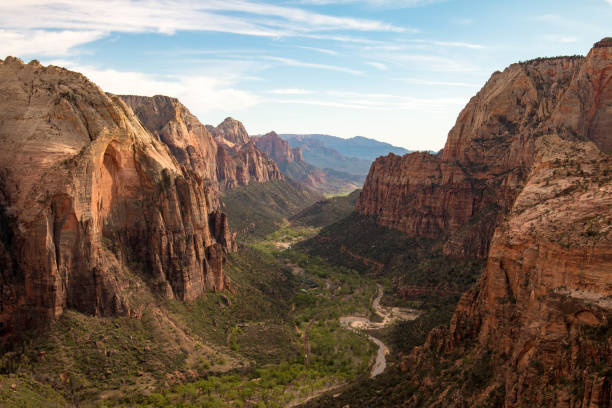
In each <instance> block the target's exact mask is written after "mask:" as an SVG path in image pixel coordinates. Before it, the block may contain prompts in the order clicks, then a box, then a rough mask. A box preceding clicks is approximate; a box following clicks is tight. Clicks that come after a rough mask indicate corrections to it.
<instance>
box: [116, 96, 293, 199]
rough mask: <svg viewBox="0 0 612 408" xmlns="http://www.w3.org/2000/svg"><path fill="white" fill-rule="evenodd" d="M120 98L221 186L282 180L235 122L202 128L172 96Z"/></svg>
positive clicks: (185, 159)
mask: <svg viewBox="0 0 612 408" xmlns="http://www.w3.org/2000/svg"><path fill="white" fill-rule="evenodd" d="M120 98H121V99H123V101H125V103H126V104H127V105H128V106H130V107H131V108H132V110H133V111H134V113H135V114H136V115H137V116H138V118H139V119H140V121H141V122H142V124H143V125H144V127H145V128H146V129H148V130H149V131H150V132H151V133H152V134H153V135H154V136H156V137H157V138H158V139H159V140H160V141H162V142H163V143H165V144H166V145H167V146H168V147H169V148H170V151H171V152H172V154H173V155H174V156H175V157H176V159H177V160H178V161H179V163H181V164H182V165H184V166H186V167H187V168H189V169H190V170H192V171H194V172H195V173H196V174H197V175H198V176H200V177H202V178H204V179H206V180H209V181H210V182H211V183H212V184H213V185H216V186H219V187H220V188H221V189H222V190H226V189H229V188H233V187H237V186H246V185H248V184H250V183H254V182H255V183H261V182H266V181H270V180H280V179H282V178H283V176H282V173H281V172H280V170H279V169H278V167H277V166H276V163H274V161H272V160H270V159H269V158H268V157H267V156H266V155H265V154H262V152H261V151H259V149H257V147H256V146H255V144H254V143H253V141H252V140H251V139H250V138H249V136H248V134H247V132H246V130H245V128H244V126H243V125H242V123H240V122H238V121H237V120H234V119H232V118H227V119H225V120H224V121H223V122H222V123H221V124H220V125H219V126H217V127H213V126H210V125H208V126H204V125H202V124H201V123H200V121H199V120H198V118H196V117H195V116H194V115H192V114H191V113H190V112H189V110H188V109H187V108H186V107H185V106H183V104H181V103H180V102H179V101H178V100H177V99H175V98H170V97H167V96H161V95H156V96H153V97H147V96H133V95H122V96H120Z"/></svg>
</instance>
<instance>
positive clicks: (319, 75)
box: [0, 0, 612, 150]
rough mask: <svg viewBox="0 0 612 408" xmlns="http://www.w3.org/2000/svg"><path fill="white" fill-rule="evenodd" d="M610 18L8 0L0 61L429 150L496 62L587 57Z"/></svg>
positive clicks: (378, 4)
mask: <svg viewBox="0 0 612 408" xmlns="http://www.w3.org/2000/svg"><path fill="white" fill-rule="evenodd" d="M503 3H510V2H503ZM611 19H612V0H584V1H582V2H574V1H568V0H567V1H552V0H546V1H539V2H533V1H529V2H528V1H526V0H518V1H514V2H511V4H502V2H479V1H460V0H448V1H443V0H364V1H354V0H279V1H270V0H269V1H256V0H203V1H199V2H194V1H190V0H140V1H135V0H112V1H104V0H89V1H78V0H8V1H7V0H5V1H3V2H2V3H0V58H4V57H5V56H8V55H13V56H17V57H19V58H22V59H23V60H25V61H29V60H30V59H39V60H40V61H41V62H42V63H44V64H54V65H60V66H65V67H66V68H69V69H73V70H76V71H79V72H82V73H83V74H85V75H86V76H88V77H89V78H90V79H91V80H93V81H94V82H95V83H97V84H98V85H99V86H100V87H101V88H102V89H104V90H105V91H108V92H113V93H120V94H138V95H148V96H151V95H154V94H164V95H169V96H173V97H177V98H179V99H180V100H181V101H182V102H183V103H184V104H185V105H186V106H187V107H188V108H189V109H190V110H191V111H192V113H194V114H195V115H196V116H198V118H200V120H201V121H202V122H205V123H210V124H218V123H219V122H221V121H222V120H223V119H224V118H225V117H227V116H232V117H234V118H236V119H239V120H241V121H242V122H243V123H244V124H245V126H246V128H247V130H248V131H249V133H251V134H258V133H265V132H267V131H270V130H275V131H277V132H278V133H325V134H330V135H334V136H340V137H352V136H356V135H359V136H365V137H370V138H374V139H377V140H381V141H385V142H388V143H392V144H394V145H397V146H402V147H405V148H408V149H413V150H439V149H440V148H442V147H443V145H444V141H445V140H446V135H447V133H448V131H449V130H450V128H451V127H452V125H453V124H454V122H455V120H456V117H457V115H458V113H459V112H460V110H461V109H462V108H463V106H464V105H465V104H466V103H467V102H468V100H469V98H470V97H472V96H473V95H474V94H476V92H477V91H478V90H479V89H480V88H481V87H482V85H483V84H484V83H485V82H486V80H487V79H488V78H489V76H490V75H491V73H492V72H494V71H496V70H503V69H504V68H505V67H506V66H508V65H509V64H511V63H513V62H517V61H519V60H527V59H531V58H536V57H541V56H557V55H573V54H583V55H584V54H585V53H586V52H587V51H588V50H589V48H590V47H591V46H592V44H593V43H594V42H596V41H597V40H599V39H601V38H602V37H605V36H609V35H610V34H611V33H610V32H609V29H608V31H607V32H606V27H607V26H608V27H609V21H611ZM492 33H493V34H492Z"/></svg>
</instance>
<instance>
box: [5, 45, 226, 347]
mask: <svg viewBox="0 0 612 408" xmlns="http://www.w3.org/2000/svg"><path fill="white" fill-rule="evenodd" d="M0 90H1V92H0V106H2V109H0V175H1V178H0V225H1V226H2V233H1V234H0V238H1V242H0V260H1V261H2V264H1V265H0V336H3V337H5V336H10V335H11V334H13V333H14V332H15V331H16V330H22V329H24V328H34V327H36V326H37V325H39V324H41V323H42V324H44V323H47V322H49V321H51V320H53V319H54V318H57V317H58V316H59V315H60V314H61V313H62V311H63V310H64V309H66V308H74V309H77V310H79V311H81V312H85V313H91V314H96V315H108V314H115V313H118V314H130V313H131V312H132V307H133V305H132V299H131V293H133V291H134V290H136V288H137V287H138V285H139V284H138V283H137V282H138V279H134V276H135V275H134V272H136V271H138V272H139V273H142V274H144V275H146V276H147V280H148V282H149V283H150V284H151V285H153V286H155V287H157V288H159V290H160V291H161V292H162V293H163V294H165V295H166V296H169V297H173V296H174V297H177V298H179V299H182V300H193V299H195V298H197V297H198V296H200V295H201V294H202V293H203V292H204V291H206V290H222V289H224V288H226V287H227V286H228V284H229V282H228V280H227V278H226V277H225V276H224V275H223V271H222V270H223V267H222V266H223V263H224V260H225V252H227V251H229V250H232V249H233V247H234V243H233V242H232V239H231V236H230V234H229V230H228V225H227V218H226V217H225V215H224V214H222V213H221V212H220V211H219V210H218V208H219V205H218V202H217V198H216V194H214V190H215V186H214V185H211V183H210V182H209V181H207V180H205V179H204V178H203V177H202V174H204V173H205V172H207V171H210V169H211V168H210V165H209V163H208V162H207V160H208V159H210V158H211V157H214V155H212V156H211V155H207V156H201V157H198V156H197V155H196V154H193V153H194V152H193V151H190V149H189V148H185V144H186V143H187V142H188V140H187V139H182V138H181V137H175V136H176V135H177V134H178V132H184V131H185V129H184V128H181V126H182V125H185V126H186V127H187V132H186V134H188V135H190V136H191V137H193V139H194V140H198V141H199V143H200V144H199V145H198V146H199V147H201V148H202V151H205V149H204V147H206V146H207V144H210V143H211V139H209V138H207V137H206V136H207V133H205V129H204V128H203V127H202V128H198V127H197V124H195V125H194V124H193V123H190V122H189V121H185V122H184V123H179V122H178V121H175V122H172V120H174V119H176V117H173V118H172V120H171V121H170V122H167V121H166V119H167V118H168V117H167V116H164V115H166V114H168V112H169V111H171V110H170V109H168V104H170V105H173V106H178V105H176V104H175V103H174V101H165V102H168V104H164V103H162V102H164V101H159V100H158V102H160V103H159V104H158V105H156V109H158V114H159V115H156V116H155V117H151V122H150V123H148V125H149V126H151V127H154V128H158V130H160V134H164V135H165V136H164V137H166V136H167V137H168V138H167V139H165V140H164V142H165V143H166V144H164V143H161V142H160V141H159V140H158V137H159V136H158V137H155V136H153V135H152V134H151V133H150V132H148V131H147V130H146V129H145V128H143V127H142V125H141V122H140V121H139V120H138V119H137V117H136V116H135V115H134V113H133V112H132V110H131V109H130V108H129V107H128V106H127V105H126V104H125V103H124V102H123V101H122V100H121V99H120V98H118V97H115V96H109V95H106V94H105V93H104V92H102V91H101V90H100V89H99V88H98V87H97V86H96V85H94V84H93V83H91V82H90V81H88V80H87V78H85V77H84V76H83V75H81V74H78V73H75V72H71V71H68V70H65V69H62V68H58V67H54V66H48V67H44V66H41V65H40V64H39V63H38V62H37V61H32V62H31V63H29V64H27V65H24V64H23V63H22V62H21V61H19V60H17V59H15V58H11V57H9V58H7V59H6V60H5V61H0ZM175 114H176V115H183V117H186V118H188V119H189V114H188V112H187V111H186V110H177V111H175V112H173V113H172V115H175ZM169 123H172V124H169ZM175 125H176V128H175V130H174V131H172V132H171V131H167V132H166V131H164V132H161V130H163V129H172V128H173V126H175ZM173 132H176V133H173ZM167 146H169V147H170V149H171V150H173V152H174V154H175V155H176V156H177V157H178V158H179V160H180V161H181V162H183V163H184V166H183V165H181V164H180V163H179V162H178V161H177V159H175V157H174V156H173V154H171V151H170V150H169V149H168V147H167ZM183 149H184V150H183ZM182 151H186V152H187V153H188V154H187V155H186V156H181V155H180V154H179V153H180V152H182Z"/></svg>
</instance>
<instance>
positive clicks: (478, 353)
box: [386, 40, 612, 408]
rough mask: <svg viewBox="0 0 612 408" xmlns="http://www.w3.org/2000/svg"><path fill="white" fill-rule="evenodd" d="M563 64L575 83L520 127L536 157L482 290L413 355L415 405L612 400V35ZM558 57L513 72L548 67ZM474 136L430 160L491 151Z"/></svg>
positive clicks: (590, 406) (567, 404)
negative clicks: (535, 120) (539, 117)
mask: <svg viewBox="0 0 612 408" xmlns="http://www.w3.org/2000/svg"><path fill="white" fill-rule="evenodd" d="M552 61H554V62H555V63H558V62H561V67H566V68H567V69H569V70H571V71H572V74H571V76H570V79H569V83H567V84H566V85H565V86H564V88H563V90H562V91H559V92H558V93H555V92H553V90H552V88H553V87H552V86H551V89H550V90H549V91H545V92H546V93H547V94H548V95H558V96H557V97H554V98H552V101H551V102H550V103H548V106H549V107H550V112H551V114H550V115H545V119H546V121H545V122H543V123H542V125H541V126H536V127H537V129H538V131H536V132H529V131H527V132H526V133H522V132H523V129H524V128H522V127H519V128H517V132H518V133H517V136H515V137H516V138H519V139H522V140H523V145H524V146H528V150H527V151H528V153H529V154H528V155H524V154H523V153H522V152H520V151H519V150H514V149H513V148H512V147H511V146H512V144H511V145H510V148H509V149H508V150H509V154H508V157H509V159H508V163H510V162H515V163H516V162H520V161H521V160H518V161H517V159H516V157H523V158H524V159H523V162H524V163H528V164H529V166H528V167H527V166H526V167H525V168H528V172H527V173H526V174H525V175H524V176H522V181H521V182H520V185H521V186H522V188H521V190H520V191H519V192H518V193H517V194H516V198H515V199H514V200H512V202H510V203H509V209H508V211H507V213H506V214H505V215H504V218H503V219H500V222H499V224H498V225H497V227H496V228H495V231H494V234H493V236H492V239H491V241H490V242H491V244H490V251H489V252H488V259H487V266H486V269H485V272H484V274H483V276H482V278H481V280H480V282H479V284H478V286H477V287H475V288H474V289H472V290H470V291H468V292H467V293H465V294H464V296H463V297H462V299H461V300H460V302H459V304H458V306H457V309H456V311H455V313H454V315H453V317H452V320H451V323H450V326H449V327H441V328H438V329H435V330H433V331H432V332H431V333H430V334H429V336H428V339H427V342H426V343H425V345H424V346H422V347H417V348H415V349H414V350H413V352H412V353H411V354H410V355H409V356H406V357H405V358H404V360H403V362H402V367H403V369H404V370H406V371H407V372H409V373H410V374H408V373H407V374H406V375H407V381H409V382H411V383H412V386H414V387H415V389H416V391H415V393H414V394H413V397H412V399H410V400H408V401H406V402H405V406H445V407H451V408H452V407H466V406H486V407H504V408H518V407H559V408H595V407H597V408H609V407H612V378H611V375H612V373H611V371H610V367H612V331H611V330H612V329H611V323H612V211H611V209H612V157H611V156H610V155H609V150H610V148H609V147H610V145H611V143H612V127H611V126H610V124H612V121H611V119H612V110H611V106H612V104H611V103H610V101H611V100H612V98H611V96H612V41H611V40H603V41H601V42H599V43H597V44H596V45H595V47H594V48H593V49H592V50H591V51H590V52H589V54H588V56H587V57H586V60H573V62H572V60H560V59H555V60H552ZM550 62H551V60H544V61H533V62H528V63H526V64H523V66H518V67H517V66H516V65H513V66H512V67H515V68H514V69H518V68H520V69H527V70H530V69H531V70H538V71H539V70H540V67H541V65H542V64H546V65H548V64H549V63H550ZM573 63H577V64H578V66H573ZM512 67H510V68H509V69H508V70H506V71H505V72H504V74H495V75H494V76H493V77H495V76H496V75H497V76H499V75H506V74H507V73H508V72H509V71H510V70H512ZM546 73H547V75H549V76H552V74H553V73H554V77H555V78H562V77H564V75H565V74H563V73H562V72H559V71H554V70H548V69H547V70H546ZM490 82H491V81H490ZM490 82H489V83H488V84H487V86H489V84H490ZM563 82H565V81H563ZM549 84H550V81H548V80H547V81H544V82H543V83H540V86H539V87H537V90H538V91H539V90H542V89H544V90H546V89H548V88H547V87H548V86H549ZM487 86H485V89H486V88H487ZM557 86H558V85H555V87H557ZM479 95H480V94H479ZM480 97H482V95H481V96H479V97H477V98H480ZM472 102H474V100H472ZM472 102H470V103H472ZM468 106H469V105H468ZM512 106H514V104H511V105H510V107H512ZM466 109H467V108H466ZM542 109H544V108H542ZM481 110H482V112H487V111H493V110H495V106H492V107H490V108H489V109H487V107H486V106H481ZM466 112H467V113H468V116H466ZM472 112H474V111H466V110H464V112H463V113H462V114H461V116H460V119H459V121H458V123H459V122H460V123H461V125H460V128H461V127H463V128H464V129H466V128H467V127H468V124H469V125H470V126H471V125H472V124H473V123H477V122H478V120H479V119H478V118H479V117H480V118H482V116H479V115H476V114H472ZM509 117H511V116H509ZM477 128H478V129H480V128H481V127H480V126H477ZM473 132H474V130H473V129H472V130H468V131H467V133H466V131H465V130H463V131H461V130H460V131H459V132H457V131H456V129H453V131H451V135H449V141H448V142H447V145H446V147H445V151H444V153H443V154H442V157H441V158H430V157H428V156H422V157H426V158H427V159H428V160H430V161H438V160H439V163H444V157H452V158H454V159H455V160H457V161H458V162H461V161H462V160H466V157H471V158H472V159H473V160H476V159H475V158H477V157H478V156H480V157H486V156H488V153H487V152H486V151H483V152H478V150H476V149H474V144H473V142H470V141H469V135H470V134H472V133H473ZM466 135H467V136H466ZM479 137H484V136H482V134H481V136H479ZM504 140H508V139H507V138H504V139H503V140H502V142H503V141H504ZM447 149H448V150H447ZM493 150H495V148H494V147H493ZM514 152H516V153H514ZM606 152H608V153H606ZM513 156H514V157H515V158H514V159H510V158H512V157H513ZM415 157H419V156H414V155H412V156H405V157H404V158H403V159H400V158H393V159H394V160H395V161H398V162H399V163H401V164H404V165H405V163H407V162H410V161H414V160H415ZM386 160H389V159H388V158H387V159H386ZM491 165H494V164H493V163H492V164H491ZM505 165H506V166H507V164H504V163H501V164H500V163H498V164H497V166H502V167H503V166H505ZM408 167H410V166H408ZM508 169H509V167H508Z"/></svg>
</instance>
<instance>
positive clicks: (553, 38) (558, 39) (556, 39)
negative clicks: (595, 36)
mask: <svg viewBox="0 0 612 408" xmlns="http://www.w3.org/2000/svg"><path fill="white" fill-rule="evenodd" d="M610 1H612V0H610ZM544 39H545V40H546V41H552V42H559V43H563V44H568V43H575V42H577V41H578V38H576V37H572V36H564V35H555V34H550V35H545V36H544Z"/></svg>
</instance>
